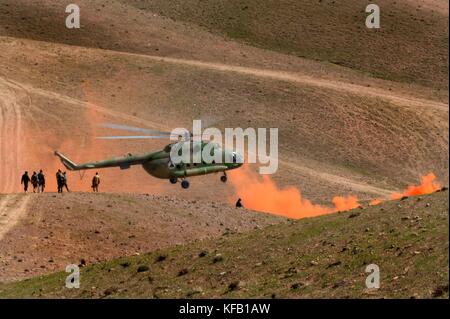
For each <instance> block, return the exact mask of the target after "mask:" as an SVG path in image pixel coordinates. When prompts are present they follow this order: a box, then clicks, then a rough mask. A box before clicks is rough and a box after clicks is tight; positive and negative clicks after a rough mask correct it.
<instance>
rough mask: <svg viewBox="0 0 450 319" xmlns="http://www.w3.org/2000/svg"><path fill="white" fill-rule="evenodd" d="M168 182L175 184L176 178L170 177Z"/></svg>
mask: <svg viewBox="0 0 450 319" xmlns="http://www.w3.org/2000/svg"><path fill="white" fill-rule="evenodd" d="M169 181H170V183H171V184H176V183H177V181H178V179H177V178H176V177H171V178H169Z"/></svg>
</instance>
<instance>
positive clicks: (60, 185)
mask: <svg viewBox="0 0 450 319" xmlns="http://www.w3.org/2000/svg"><path fill="white" fill-rule="evenodd" d="M56 185H58V193H62V188H63V181H62V172H61V170H60V169H59V170H58V171H57V172H56Z"/></svg>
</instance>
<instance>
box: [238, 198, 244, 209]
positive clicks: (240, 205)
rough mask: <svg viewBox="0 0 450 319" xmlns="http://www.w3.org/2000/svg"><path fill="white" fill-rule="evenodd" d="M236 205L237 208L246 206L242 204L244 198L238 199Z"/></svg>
mask: <svg viewBox="0 0 450 319" xmlns="http://www.w3.org/2000/svg"><path fill="white" fill-rule="evenodd" d="M236 207H237V208H240V207H244V206H243V205H242V199H240V198H239V199H238V200H237V202H236Z"/></svg>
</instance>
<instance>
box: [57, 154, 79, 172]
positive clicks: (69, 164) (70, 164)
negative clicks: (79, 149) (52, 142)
mask: <svg viewBox="0 0 450 319" xmlns="http://www.w3.org/2000/svg"><path fill="white" fill-rule="evenodd" d="M55 155H56V156H58V157H59V159H60V160H61V162H62V163H63V164H64V166H65V167H66V168H67V169H68V170H71V171H76V170H77V169H78V165H77V164H75V163H74V162H72V161H71V160H70V159H69V158H68V157H66V156H65V155H63V154H61V153H60V152H58V151H55Z"/></svg>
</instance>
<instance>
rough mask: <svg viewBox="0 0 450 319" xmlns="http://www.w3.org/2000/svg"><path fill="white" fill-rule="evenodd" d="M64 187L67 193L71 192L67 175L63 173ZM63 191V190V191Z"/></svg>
mask: <svg viewBox="0 0 450 319" xmlns="http://www.w3.org/2000/svg"><path fill="white" fill-rule="evenodd" d="M62 178H63V179H62V180H63V187H65V188H66V190H67V192H70V190H69V186H67V174H66V172H64V173H62ZM61 190H62V189H61Z"/></svg>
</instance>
